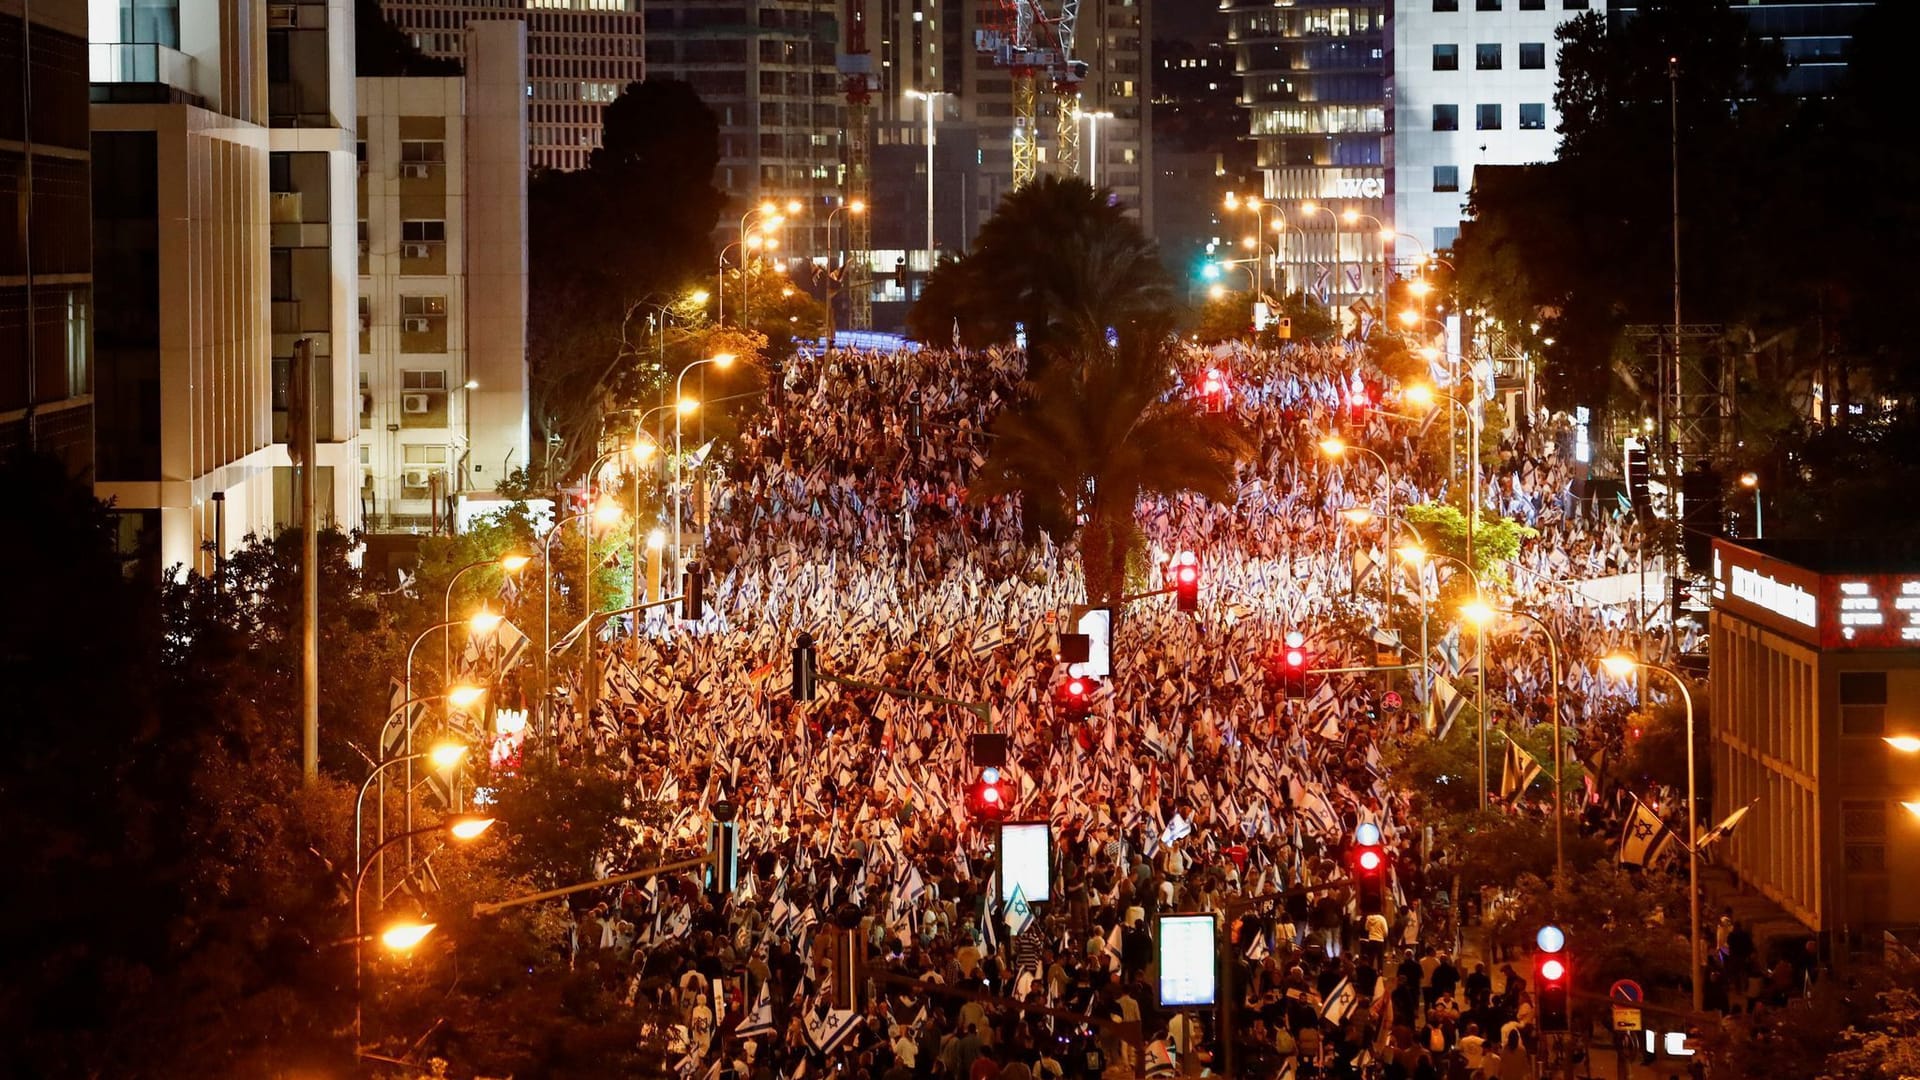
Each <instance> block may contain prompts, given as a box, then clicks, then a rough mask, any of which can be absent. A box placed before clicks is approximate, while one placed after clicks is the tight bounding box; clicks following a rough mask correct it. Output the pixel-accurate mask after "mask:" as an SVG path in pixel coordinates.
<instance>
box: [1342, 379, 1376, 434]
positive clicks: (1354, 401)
mask: <svg viewBox="0 0 1920 1080" xmlns="http://www.w3.org/2000/svg"><path fill="white" fill-rule="evenodd" d="M1372 410H1373V399H1372V397H1370V396H1369V395H1368V393H1367V388H1366V387H1365V386H1364V385H1358V384H1356V385H1355V386H1354V388H1353V390H1352V392H1351V393H1349V394H1348V395H1347V417H1348V419H1349V420H1351V421H1352V423H1353V425H1354V426H1355V427H1356V428H1360V427H1365V426H1366V423H1367V414H1368V413H1370V412H1371V411H1372Z"/></svg>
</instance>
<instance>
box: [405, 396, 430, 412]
mask: <svg viewBox="0 0 1920 1080" xmlns="http://www.w3.org/2000/svg"><path fill="white" fill-rule="evenodd" d="M400 408H401V409H403V410H404V411H405V412H406V413H407V414H408V415H410V416H424V415H425V414H427V413H430V412H432V411H433V399H432V398H430V397H428V396H427V395H425V394H402V395H400Z"/></svg>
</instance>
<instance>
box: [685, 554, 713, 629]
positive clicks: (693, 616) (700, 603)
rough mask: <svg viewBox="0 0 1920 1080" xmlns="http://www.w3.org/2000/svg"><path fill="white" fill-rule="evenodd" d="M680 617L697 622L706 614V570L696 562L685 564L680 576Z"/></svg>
mask: <svg viewBox="0 0 1920 1080" xmlns="http://www.w3.org/2000/svg"><path fill="white" fill-rule="evenodd" d="M680 581H681V585H680V617H681V618H683V619H690V620H698V619H701V618H704V617H705V616H706V614H707V568H706V566H705V565H703V564H701V563H697V562H690V563H688V564H687V572H686V573H684V574H682V575H681V576H680Z"/></svg>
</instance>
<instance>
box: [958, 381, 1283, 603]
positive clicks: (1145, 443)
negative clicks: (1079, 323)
mask: <svg viewBox="0 0 1920 1080" xmlns="http://www.w3.org/2000/svg"><path fill="white" fill-rule="evenodd" d="M1074 359H1076V360H1077V361H1078V362H1064V360H1063V362H1059V363H1054V364H1050V365H1048V366H1047V367H1046V368H1044V369H1042V370H1041V371H1040V372H1039V374H1038V375H1037V376H1036V377H1035V378H1034V380H1033V381H1032V382H1030V383H1029V384H1028V385H1027V387H1026V393H1025V395H1024V396H1023V398H1022V399H1021V400H1020V401H1019V402H1017V403H1015V404H1014V405H1012V406H1010V407H1008V408H1007V409H1006V410H1005V411H1003V412H1002V413H1001V414H1000V415H999V416H998V417H997V418H996V419H995V420H994V422H993V426H992V428H991V431H992V433H993V436H994V438H993V443H992V447H991V449H990V450H989V451H988V454H987V460H986V463H985V464H984V465H982V466H981V469H980V474H979V476H978V477H976V479H975V481H974V484H973V487H972V489H971V491H970V493H969V497H970V498H972V499H973V500H975V501H976V502H978V501H984V500H986V499H990V498H994V497H997V496H1003V495H1010V494H1011V495H1018V496H1019V497H1020V502H1021V511H1022V514H1023V515H1024V518H1025V522H1026V525H1027V527H1028V528H1029V529H1034V530H1044V531H1045V532H1046V533H1047V534H1048V535H1049V536H1052V537H1053V538H1054V539H1055V540H1056V541H1058V542H1062V543H1064V542H1066V541H1068V540H1071V539H1072V538H1073V536H1074V535H1075V534H1076V533H1078V535H1079V538H1080V562H1081V567H1082V569H1083V570H1084V571H1085V574H1086V582H1087V597H1088V602H1089V603H1093V604H1109V605H1110V604H1113V603H1115V602H1117V601H1118V600H1119V598H1120V596H1121V595H1122V593H1123V592H1124V591H1125V585H1126V570H1127V558H1128V556H1129V555H1131V554H1132V553H1133V552H1135V551H1136V550H1138V549H1139V547H1140V545H1141V543H1142V541H1143V537H1142V535H1141V532H1140V525H1139V522H1138V520H1137V510H1138V507H1139V503H1140V499H1141V497H1142V496H1144V495H1160V496H1168V495H1175V494H1178V493H1180V492H1185V491H1192V492H1197V493H1199V494H1200V495H1203V496H1205V497H1207V498H1209V499H1212V500H1214V501H1215V502H1223V501H1226V500H1227V499H1230V498H1231V497H1232V495H1233V490H1234V473H1235V466H1236V465H1237V463H1238V462H1239V461H1241V460H1242V459H1244V458H1245V457H1246V456H1247V454H1248V453H1249V451H1250V448H1251V441H1250V440H1249V438H1248V436H1247V434H1246V432H1245V431H1243V430H1242V429H1241V428H1240V426H1239V425H1238V424H1237V423H1235V422H1234V421H1233V420H1231V419H1229V418H1228V417H1226V416H1223V415H1216V414H1211V413H1207V412H1203V411H1202V410H1201V409H1200V408H1199V407H1198V405H1197V404H1196V403H1195V402H1194V401H1193V400H1192V399H1190V398H1187V397H1183V396H1170V395H1169V393H1168V391H1169V390H1171V389H1172V387H1173V376H1172V363H1171V358H1170V357H1168V356H1167V355H1166V353H1165V351H1164V350H1163V348H1161V347H1160V346H1159V345H1157V344H1153V345H1149V344H1140V343H1132V344H1128V343H1123V344H1122V346H1121V347H1120V348H1117V349H1104V348H1102V349H1098V350H1095V351H1092V352H1088V353H1083V354H1080V355H1078V356H1077V357H1075V358H1074Z"/></svg>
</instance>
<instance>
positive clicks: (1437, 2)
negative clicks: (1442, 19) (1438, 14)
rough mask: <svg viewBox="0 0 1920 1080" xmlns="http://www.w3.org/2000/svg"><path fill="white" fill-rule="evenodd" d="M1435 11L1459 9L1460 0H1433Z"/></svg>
mask: <svg viewBox="0 0 1920 1080" xmlns="http://www.w3.org/2000/svg"><path fill="white" fill-rule="evenodd" d="M1433 10H1435V11H1459V10H1460V0H1433Z"/></svg>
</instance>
